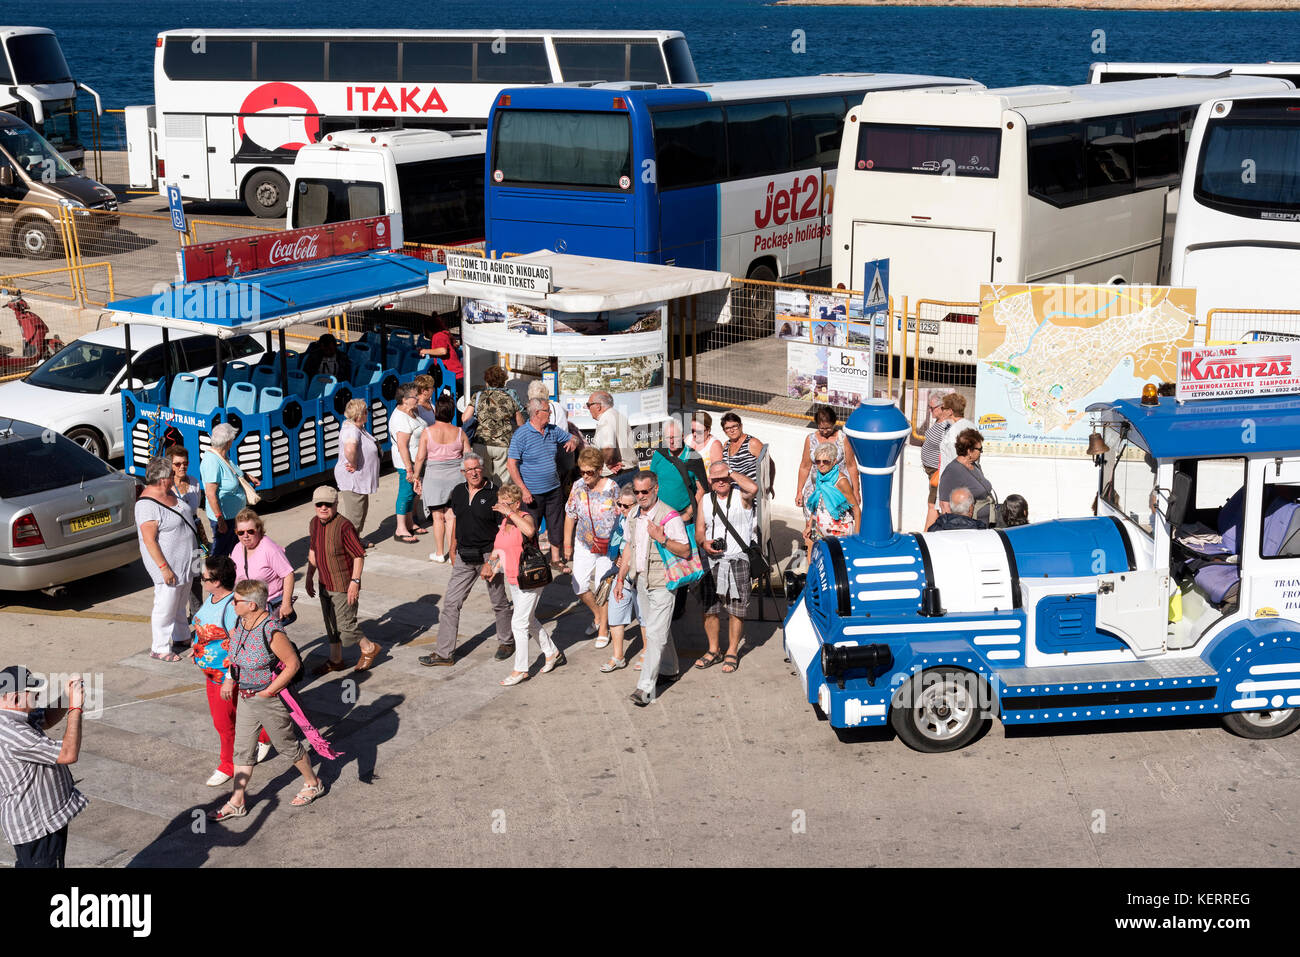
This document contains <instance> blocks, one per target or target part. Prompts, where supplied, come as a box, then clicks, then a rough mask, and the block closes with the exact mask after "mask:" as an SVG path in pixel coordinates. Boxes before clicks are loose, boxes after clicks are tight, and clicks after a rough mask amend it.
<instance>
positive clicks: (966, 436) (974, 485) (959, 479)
mask: <svg viewBox="0 0 1300 957" xmlns="http://www.w3.org/2000/svg"><path fill="white" fill-rule="evenodd" d="M953 447H954V449H955V450H956V452H957V457H956V458H954V459H953V460H952V461H951V462H950V463H949V464H948V465H947V466H945V467H944V470H943V475H942V476H941V477H940V479H939V510H940V511H941V512H944V513H947V512H948V511H949V509H948V500H949V499H950V498H952V493H953V490H954V489H958V488H967V489H970V494H971V497H972V498H974V499H975V507H974V508H973V509H972V510H971V517H972V518H974V519H975V520H976V521H979V522H984V523H985V524H986V525H988V526H989V527H990V528H994V527H996V525H997V523H998V511H999V506H998V496H997V493H996V492H994V491H993V483H992V482H990V481H989V480H988V478H987V477H986V476H985V475H984V468H983V466H982V465H981V464H980V459H981V458H983V455H984V436H982V435H980V433H979V431H978V430H977V429H962V431H961V433H960V434H959V435H958V436H957V441H956V443H955V445H954V446H953Z"/></svg>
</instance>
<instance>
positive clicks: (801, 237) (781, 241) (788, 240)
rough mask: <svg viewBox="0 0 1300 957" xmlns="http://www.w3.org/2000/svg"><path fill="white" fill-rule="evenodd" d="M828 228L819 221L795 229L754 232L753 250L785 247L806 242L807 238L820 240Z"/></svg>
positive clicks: (826, 233) (827, 232)
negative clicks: (764, 232) (765, 232)
mask: <svg viewBox="0 0 1300 957" xmlns="http://www.w3.org/2000/svg"><path fill="white" fill-rule="evenodd" d="M829 232H830V230H829V229H828V228H826V227H823V226H822V224H821V223H813V224H811V225H809V226H801V227H799V228H797V229H786V230H782V231H781V232H772V233H767V234H766V235H765V234H763V233H755V234H754V251H755V252H757V251H759V250H761V249H787V248H789V247H790V246H793V245H794V244H795V243H802V242H807V241H809V240H813V239H817V240H820V239H821V238H822V237H823V236H825V235H829Z"/></svg>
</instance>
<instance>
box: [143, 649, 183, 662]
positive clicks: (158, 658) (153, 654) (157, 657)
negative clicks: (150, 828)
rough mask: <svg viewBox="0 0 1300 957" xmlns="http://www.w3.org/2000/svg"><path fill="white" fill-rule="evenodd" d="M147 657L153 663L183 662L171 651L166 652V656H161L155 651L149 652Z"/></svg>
mask: <svg viewBox="0 0 1300 957" xmlns="http://www.w3.org/2000/svg"><path fill="white" fill-rule="evenodd" d="M149 657H150V658H152V659H153V660H154V661H183V660H184V659H183V658H182V657H181V656H180V655H178V654H176V653H175V652H171V651H169V652H167V654H165V655H161V654H159V653H158V652H156V651H151V652H149Z"/></svg>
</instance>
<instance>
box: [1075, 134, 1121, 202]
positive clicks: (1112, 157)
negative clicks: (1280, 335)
mask: <svg viewBox="0 0 1300 957" xmlns="http://www.w3.org/2000/svg"><path fill="white" fill-rule="evenodd" d="M1084 126H1085V128H1086V131H1087V140H1086V144H1087V145H1086V156H1087V169H1088V199H1089V200H1094V199H1104V198H1106V197H1108V196H1121V195H1123V194H1124V193H1130V192H1132V191H1133V120H1132V119H1131V118H1130V117H1127V116H1105V117H1098V118H1096V119H1090V120H1086V121H1085V122H1084Z"/></svg>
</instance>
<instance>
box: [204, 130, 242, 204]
mask: <svg viewBox="0 0 1300 957" xmlns="http://www.w3.org/2000/svg"><path fill="white" fill-rule="evenodd" d="M206 146H207V168H208V191H209V192H208V195H209V196H237V195H238V192H237V186H238V184H237V183H236V182H235V164H234V163H233V162H232V161H231V157H233V156H234V155H235V124H233V123H231V122H230V117H228V116H209V117H207V139H206Z"/></svg>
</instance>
